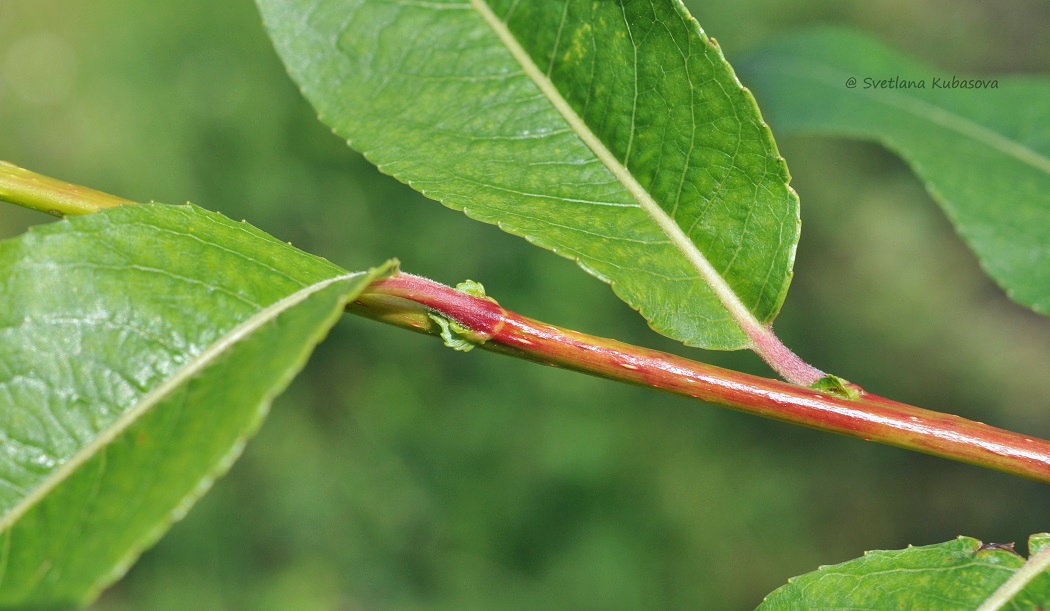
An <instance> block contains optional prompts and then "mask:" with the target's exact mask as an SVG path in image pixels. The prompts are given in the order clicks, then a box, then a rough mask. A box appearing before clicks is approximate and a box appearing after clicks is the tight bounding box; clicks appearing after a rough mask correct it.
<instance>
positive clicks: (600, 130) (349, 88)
mask: <svg viewBox="0 0 1050 611" xmlns="http://www.w3.org/2000/svg"><path fill="white" fill-rule="evenodd" d="M258 4H259V6H260V8H261V10H262V13H263V17H264V19H265V21H266V24H267V26H268V29H269V32H270V35H271V37H272V38H273V40H274V43H275V45H276V47H277V49H278V51H279V53H280V55H281V57H282V58H283V60H284V62H285V64H286V65H287V67H288V69H289V71H290V73H291V75H292V77H293V78H294V79H295V80H296V82H297V83H298V84H299V85H300V87H301V88H302V90H303V93H304V94H305V96H306V98H307V99H308V100H309V101H310V102H311V103H312V104H313V105H314V107H315V108H316V110H317V112H318V113H319V115H320V118H321V120H322V121H324V122H325V123H327V124H328V125H329V126H330V127H332V128H333V130H334V131H335V132H336V133H337V134H339V135H340V136H342V137H344V138H347V139H348V140H349V141H350V144H351V145H352V146H353V147H355V148H356V149H358V150H360V151H362V152H364V154H365V156H366V157H367V158H368V159H369V160H371V161H372V162H374V163H375V164H377V165H378V166H379V168H380V170H382V171H384V172H387V173H389V174H391V175H393V176H395V177H397V178H398V179H400V180H402V181H404V182H407V183H408V184H410V185H411V186H413V187H414V188H416V189H418V190H419V191H421V192H422V193H424V194H426V195H427V196H429V197H432V198H434V199H436V200H438V201H440V202H442V203H444V204H445V205H447V206H449V207H452V208H456V209H459V210H462V211H463V212H465V213H466V214H467V215H468V216H470V217H472V218H475V219H478V220H481V221H485V222H488V223H494V224H497V225H499V226H500V227H501V228H502V229H504V230H505V231H508V232H510V233H513V234H516V235H519V236H524V237H525V238H526V239H528V240H529V241H530V242H532V243H535V244H537V245H540V246H543V247H544V248H547V249H550V250H553V251H554V252H556V253H558V254H560V255H562V256H565V257H568V258H570V259H574V260H576V261H577V262H578V263H579V265H580V266H581V267H583V268H584V269H585V270H587V271H588V272H590V273H591V274H592V275H594V276H596V277H598V278H600V279H602V280H603V281H606V282H608V283H610V284H612V286H613V288H614V290H615V291H616V293H617V294H618V295H619V296H620V297H621V298H622V299H623V300H624V301H626V302H627V303H628V304H630V305H631V306H632V307H634V308H636V309H638V310H639V311H640V312H641V313H642V314H643V315H644V316H645V317H646V319H648V321H649V323H650V325H651V326H652V327H653V328H654V329H655V330H657V331H659V332H661V333H664V334H666V335H669V336H671V337H674V338H676V339H679V340H681V341H684V342H685V343H687V344H689V345H694V346H701V347H707V348H717V349H735V348H741V347H744V346H746V345H748V340H747V337H746V335H745V334H744V332H743V330H742V329H741V327H740V324H739V323H738V320H739V319H740V317H739V316H737V317H736V318H734V317H733V316H731V315H730V314H729V312H728V311H727V309H726V307H725V306H724V305H723V303H724V302H725V299H726V298H729V299H735V300H737V303H739V304H740V305H741V310H742V311H743V312H745V313H747V312H749V314H748V315H749V316H750V317H752V318H753V319H755V320H756V321H757V323H759V324H765V323H769V322H771V321H772V320H773V318H774V317H775V316H776V314H777V312H778V310H779V308H780V306H781V304H782V302H783V299H784V296H785V293H786V291H787V287H788V283H789V281H790V278H791V268H792V264H793V260H794V253H795V246H796V243H797V240H798V231H799V219H798V201H797V198H796V197H795V194H794V192H793V191H791V189H790V188H789V187H788V186H787V181H788V173H787V169H786V166H785V165H784V163H783V160H782V159H781V158H780V156H779V153H778V152H777V150H776V146H775V144H774V143H773V140H772V136H771V135H770V133H769V130H768V129H767V127H766V126H765V124H764V123H763V122H762V119H761V117H760V116H759V113H758V110H757V108H756V107H755V104H754V100H753V99H752V98H751V96H750V94H749V93H748V92H747V91H746V90H744V89H743V88H742V87H741V86H740V84H739V82H738V81H737V79H736V77H735V75H734V74H733V71H732V69H731V68H730V67H729V65H728V64H727V63H726V62H725V60H724V59H723V57H722V54H721V51H720V50H719V48H718V47H717V45H716V44H715V43H714V41H713V40H711V39H709V38H708V37H707V36H706V35H705V34H704V33H703V32H702V30H701V29H700V27H699V25H698V24H697V23H696V21H695V20H694V19H693V18H692V17H691V16H690V15H689V14H688V13H687V11H686V9H685V8H684V6H683V5H682V4H681V2H679V1H677V0H655V1H650V0H625V1H622V2H592V1H590V0H565V1H563V0H557V1H555V0H530V1H528V2H522V1H514V0H490V1H488V2H484V1H481V0H475V1H473V2H470V1H464V0H458V1H441V0H439V1H427V2H419V1H409V0H399V1H391V0H258ZM559 100H560V102H559ZM559 103H561V104H562V105H561V106H559ZM588 137H590V138H591V139H590V140H588ZM602 151H604V153H603V152H602ZM603 155H604V156H603ZM647 202H648V203H647ZM660 219H663V220H662V221H661V220H660ZM661 222H663V223H664V225H663V226H661V224H660V223H661ZM676 234H677V235H678V238H679V240H678V242H675V240H674V235H676ZM690 257H692V259H690ZM696 257H700V258H701V259H703V260H705V261H707V262H708V263H709V267H710V269H711V271H712V272H714V273H715V275H716V277H718V278H720V279H722V280H724V283H723V287H724V290H721V291H720V293H719V294H716V291H718V290H719V289H718V288H717V286H715V284H712V283H711V281H710V278H711V276H708V277H707V279H705V278H704V277H702V274H701V272H700V271H698V269H700V267H702V266H699V267H698V265H699V264H697V263H696V261H695V259H696ZM716 284H717V283H716ZM713 286H715V288H714V289H713V288H712V287H713ZM727 296H728V297H727ZM720 297H721V298H720Z"/></svg>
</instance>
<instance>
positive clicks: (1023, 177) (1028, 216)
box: [739, 29, 1050, 314]
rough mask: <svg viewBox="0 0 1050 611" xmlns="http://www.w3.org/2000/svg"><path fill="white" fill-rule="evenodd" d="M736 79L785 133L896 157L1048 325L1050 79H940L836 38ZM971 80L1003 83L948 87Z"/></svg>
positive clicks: (786, 53)
mask: <svg viewBox="0 0 1050 611" xmlns="http://www.w3.org/2000/svg"><path fill="white" fill-rule="evenodd" d="M739 69H740V72H741V74H743V75H744V76H745V77H746V78H747V82H748V84H749V85H750V86H752V87H753V88H754V89H755V92H756V95H758V97H759V99H760V100H761V101H762V107H763V108H765V109H766V111H767V112H768V113H769V115H770V117H771V121H772V122H773V124H774V125H775V126H776V127H777V128H778V129H784V130H792V131H800V132H808V133H821V134H831V135H844V136H851V137H859V138H866V139H871V140H876V141H878V142H881V143H883V144H884V145H885V146H886V147H887V148H889V149H891V150H893V151H894V152H896V153H897V154H899V155H900V156H901V157H902V158H904V160H905V161H907V163H908V164H909V165H911V167H912V168H913V169H914V170H915V172H916V173H917V174H918V175H919V177H920V178H921V179H922V180H923V181H924V182H925V183H926V186H927V188H928V189H929V191H930V193H931V194H932V195H933V197H934V198H935V199H936V200H937V201H938V202H939V203H940V205H941V206H942V208H943V209H944V211H945V213H946V214H947V216H948V218H949V219H950V220H951V222H952V223H953V224H954V225H955V228H956V230H957V231H958V232H959V234H960V235H961V236H962V237H963V239H964V240H965V241H966V243H967V244H968V245H969V246H970V248H972V249H973V251H974V252H975V253H976V254H977V257H978V259H979V260H980V262H981V265H982V267H983V268H984V269H985V271H986V272H987V273H988V274H989V275H990V276H991V277H992V278H993V279H994V280H995V281H996V282H997V283H998V284H999V285H1000V286H1001V287H1003V289H1004V290H1005V291H1006V293H1007V294H1008V295H1009V296H1010V297H1011V298H1012V299H1014V300H1015V301H1017V302H1018V303H1021V304H1023V305H1026V306H1028V307H1031V308H1033V309H1034V310H1036V311H1037V312H1040V313H1042V314H1050V104H1048V103H1047V100H1050V78H1047V77H1012V76H1011V77H989V76H982V77H973V76H970V75H964V74H954V73H953V72H952V71H950V70H936V69H934V68H931V67H929V66H926V65H923V64H921V63H918V62H916V61H914V60H913V59H911V58H909V57H908V56H906V55H904V54H902V53H899V52H897V51H894V50H892V49H890V48H888V47H886V46H884V45H882V44H881V43H879V42H876V41H874V40H872V39H870V38H868V37H865V36H862V35H860V34H857V33H853V32H849V31H844V30H838V29H820V30H814V31H808V32H801V33H798V34H793V35H790V36H788V37H786V38H784V39H783V40H780V41H779V42H775V43H773V44H771V45H769V46H767V47H765V48H763V49H761V50H760V51H758V52H756V53H754V54H752V55H751V56H750V57H749V58H748V59H747V60H746V61H744V62H742V63H741V64H740V65H739ZM851 77H852V78H855V79H857V83H856V86H855V87H854V88H852V89H851V88H848V87H847V86H846V80H847V79H848V78H851ZM865 78H868V79H871V82H865ZM894 78H896V79H897V80H896V81H895V83H896V84H895V85H890V83H883V84H882V86H878V87H877V86H876V82H875V81H878V80H882V81H890V80H892V79H894ZM934 79H938V80H937V83H948V85H949V86H948V88H941V87H938V86H936V84H935V82H934ZM973 79H981V80H985V81H986V83H987V81H988V80H990V79H994V80H996V81H997V83H996V86H995V87H994V88H992V87H990V85H989V86H988V87H985V88H960V87H959V86H958V85H952V83H953V82H954V83H959V82H962V81H967V80H973ZM905 81H908V82H911V83H915V85H913V86H907V83H904V84H902V82H905ZM920 81H921V82H922V85H921V86H919V85H918V83H919V82H920Z"/></svg>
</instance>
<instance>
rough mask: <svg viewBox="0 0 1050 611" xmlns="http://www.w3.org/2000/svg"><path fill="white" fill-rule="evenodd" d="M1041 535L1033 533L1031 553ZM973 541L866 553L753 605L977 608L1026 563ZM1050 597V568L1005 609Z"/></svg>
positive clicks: (791, 583) (798, 579)
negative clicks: (760, 603)
mask: <svg viewBox="0 0 1050 611" xmlns="http://www.w3.org/2000/svg"><path fill="white" fill-rule="evenodd" d="M1046 537H1047V535H1045V534H1042V535H1033V536H1032V538H1031V540H1030V542H1029V551H1030V553H1031V554H1033V555H1034V554H1036V553H1038V551H1039V549H1040V545H1042V544H1045V543H1040V542H1041V541H1044V540H1045V538H1046ZM1004 547H1005V546H997V545H987V546H986V545H982V544H981V542H980V541H978V540H977V539H971V538H969V537H959V538H958V539H956V540H954V541H948V542H946V543H938V544H936V545H926V546H923V547H909V548H908V549H903V550H892V551H882V550H879V551H872V552H867V553H865V554H864V556H862V557H860V558H855V559H853V560H850V561H848V562H843V563H842V564H836V565H833V566H824V567H821V568H819V569H817V570H816V571H813V572H812V573H806V574H805V575H801V576H799V577H794V578H792V579H790V580H789V581H788V583H787V585H785V586H782V587H780V588H779V589H777V590H775V591H774V592H773V593H772V594H770V595H769V596H767V597H766V599H765V601H763V603H762V605H760V606H759V609H765V610H772V609H930V610H934V609H953V610H954V609H976V608H977V607H978V606H979V605H980V604H981V603H982V602H984V601H985V600H986V599H988V597H989V596H991V595H992V594H993V593H994V592H995V591H996V589H998V588H999V586H1000V585H1002V584H1003V583H1004V582H1005V581H1006V580H1007V579H1009V578H1010V576H1011V575H1013V574H1014V573H1015V572H1016V571H1017V569H1019V568H1020V567H1021V566H1022V565H1024V563H1025V561H1024V558H1022V557H1021V556H1019V555H1017V554H1016V553H1015V552H1013V551H1012V550H1011V549H1009V548H1004ZM1048 602H1050V572H1045V571H1044V572H1042V573H1041V574H1039V575H1038V576H1036V577H1035V578H1033V579H1031V580H1030V581H1028V583H1027V585H1026V586H1025V587H1024V588H1023V589H1022V590H1021V591H1020V593H1019V594H1017V595H1016V596H1014V597H1013V598H1012V599H1011V601H1010V603H1009V604H1007V605H1006V606H1005V607H1003V608H1005V609H1014V610H1016V611H1026V610H1029V609H1036V608H1039V606H1040V605H1042V606H1044V607H1045V606H1046V604H1047V603H1048Z"/></svg>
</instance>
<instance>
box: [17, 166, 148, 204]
mask: <svg viewBox="0 0 1050 611" xmlns="http://www.w3.org/2000/svg"><path fill="white" fill-rule="evenodd" d="M0 200H4V201H8V202H11V203H12V204H16V205H19V206H23V207H25V208H31V209H33V210H39V211H41V212H46V213H48V214H53V215H55V216H64V215H67V214H91V213H93V212H98V211H99V210H102V209H104V208H112V207H114V206H121V205H123V204H131V203H134V202H132V201H130V200H127V199H124V198H121V197H117V196H115V195H110V194H108V193H103V192H102V191H96V190H94V189H89V188H87V187H81V186H79V185H74V184H71V183H68V182H65V181H61V180H58V179H56V178H51V177H50V176H44V175H43V174H37V173H36V172H32V171H30V170H27V169H25V168H21V167H18V166H16V165H15V164H13V163H8V162H6V161H0Z"/></svg>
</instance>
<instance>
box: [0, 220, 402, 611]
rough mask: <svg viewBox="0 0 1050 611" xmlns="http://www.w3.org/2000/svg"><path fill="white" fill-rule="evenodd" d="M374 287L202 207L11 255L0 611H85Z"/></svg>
mask: <svg viewBox="0 0 1050 611" xmlns="http://www.w3.org/2000/svg"><path fill="white" fill-rule="evenodd" d="M383 269H386V268H383ZM377 273H382V270H380V271H379V272H376V271H373V272H369V273H366V274H347V273H346V272H345V271H343V270H341V269H339V268H338V267H336V266H334V265H332V264H331V263H328V262H327V261H324V260H323V259H319V258H317V257H314V256H311V255H308V254H305V253H303V252H301V251H299V250H296V249H295V248H292V247H291V246H289V245H287V244H285V243H283V242H280V241H278V240H275V239H274V238H272V237H269V236H267V235H266V234H264V233H262V232H261V231H258V230H257V229H254V228H252V227H250V226H248V225H246V224H243V223H236V222H233V221H230V220H229V219H227V218H225V217H223V216H221V215H219V214H215V213H211V212H206V211H204V210H201V209H199V208H195V207H192V206H178V207H175V206H161V205H144V206H128V207H123V208H116V209H113V210H110V211H107V212H102V213H99V214H96V215H91V216H87V217H81V218H73V219H70V220H68V221H62V222H59V223H54V224H51V225H48V226H44V227H38V228H35V229H34V230H32V231H31V232H30V233H28V234H26V235H24V236H22V237H19V238H16V239H12V240H8V241H6V242H2V243H0V294H2V295H3V309H2V310H0V606H16V605H17V606H28V605H34V606H42V605H54V604H67V603H76V602H81V601H85V600H89V599H91V598H92V597H94V596H95V595H96V594H97V592H98V591H99V589H100V588H101V587H103V586H105V585H106V584H108V583H110V582H111V581H113V580H114V579H116V578H117V577H119V576H120V575H121V574H122V573H123V572H124V571H125V570H126V569H127V567H128V566H129V564H130V563H131V562H132V561H133V560H134V558H135V557H136V556H137V555H138V554H139V553H140V552H141V550H142V549H143V548H144V547H146V546H148V545H150V544H152V543H153V542H154V541H155V540H156V539H157V538H158V537H160V535H161V534H163V532H164V531H165V530H166V529H167V528H168V526H169V525H170V523H171V522H172V521H173V520H175V519H178V518H179V517H181V516H182V515H183V514H184V513H185V512H186V511H187V510H188V509H189V507H190V506H191V505H192V504H193V503H194V501H196V499H197V498H198V497H200V495H201V494H203V493H204V491H205V490H206V489H207V488H208V487H209V486H210V484H211V482H212V480H213V479H214V478H216V477H217V476H219V475H220V474H221V473H223V472H224V471H225V470H226V469H227V468H228V467H229V465H230V464H231V462H232V461H233V460H234V459H235V458H236V456H237V455H238V454H239V453H240V450H241V447H242V445H243V443H244V441H245V438H246V437H247V436H248V435H249V434H250V433H252V432H253V431H254V430H255V429H256V427H257V426H258V424H259V422H260V421H261V419H262V417H263V415H264V414H265V412H266V409H267V407H268V405H269V403H270V401H271V400H272V399H273V397H274V396H275V395H276V394H277V393H278V392H280V391H281V390H282V389H283V388H284V387H285V386H286V385H287V383H288V382H289V380H290V379H291V378H292V376H293V375H294V374H295V373H296V372H297V371H298V370H299V369H300V368H301V367H302V365H303V363H304V362H305V360H306V358H307V356H308V354H309V353H310V351H311V350H312V349H313V346H314V345H315V344H316V343H317V342H318V341H320V339H321V337H322V336H323V335H324V334H325V333H326V332H327V330H328V328H329V327H330V326H331V325H332V324H334V321H335V320H336V318H337V317H338V315H339V313H340V312H341V311H342V308H343V306H344V305H345V304H346V303H347V301H348V300H350V299H353V298H354V297H355V296H356V295H357V293H358V292H360V291H361V290H362V288H363V287H364V286H365V285H366V284H367V283H368V282H369V281H370V279H371V278H373V277H374V276H375V275H376V274H377Z"/></svg>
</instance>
